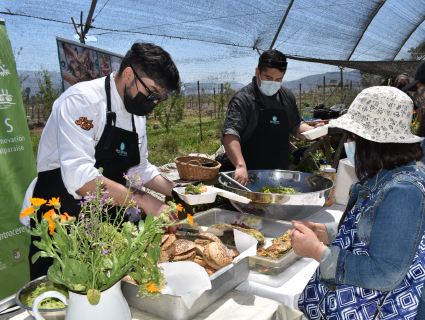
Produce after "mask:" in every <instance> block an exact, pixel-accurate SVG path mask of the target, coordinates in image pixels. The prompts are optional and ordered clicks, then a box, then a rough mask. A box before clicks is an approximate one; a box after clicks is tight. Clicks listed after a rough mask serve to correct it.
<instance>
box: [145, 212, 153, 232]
mask: <svg viewBox="0 0 425 320" xmlns="http://www.w3.org/2000/svg"><path fill="white" fill-rule="evenodd" d="M152 221H153V213H152V212H151V213H149V214H148V216H147V217H146V220H145V228H146V229H148V230H149V228H150V226H151V224H152Z"/></svg>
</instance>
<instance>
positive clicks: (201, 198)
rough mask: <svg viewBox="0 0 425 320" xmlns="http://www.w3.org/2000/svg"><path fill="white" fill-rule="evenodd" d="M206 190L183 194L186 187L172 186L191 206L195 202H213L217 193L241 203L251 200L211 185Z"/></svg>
mask: <svg viewBox="0 0 425 320" xmlns="http://www.w3.org/2000/svg"><path fill="white" fill-rule="evenodd" d="M206 187H207V191H206V192H204V193H201V194H183V192H184V190H185V188H186V187H177V188H174V191H175V192H177V194H178V195H179V197H180V199H182V200H183V201H184V202H186V203H187V204H189V205H191V206H193V205H195V204H203V203H213V202H214V201H215V198H216V196H217V195H219V196H222V197H224V198H227V199H230V200H235V201H238V202H242V203H249V202H250V201H251V200H250V199H248V198H246V197H243V196H240V195H238V194H236V193H233V192H230V191H226V190H223V189H219V188H216V187H213V186H206Z"/></svg>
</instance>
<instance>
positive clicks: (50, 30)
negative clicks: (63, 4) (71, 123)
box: [0, 0, 339, 84]
mask: <svg viewBox="0 0 425 320" xmlns="http://www.w3.org/2000/svg"><path fill="white" fill-rule="evenodd" d="M25 2H41V1H37V0H32V1H28V0H24V1H22V2H19V3H20V6H19V7H18V8H17V7H16V4H17V0H3V6H2V5H1V4H0V11H7V9H10V10H11V11H12V12H22V13H26V14H28V13H31V15H36V16H42V17H47V16H48V17H49V18H56V17H55V15H53V14H48V13H46V14H45V15H42V14H41V13H39V12H37V11H35V12H34V11H33V10H34V9H32V8H26V7H25V5H22V3H25ZM76 2H80V3H81V2H82V0H76ZM86 3H90V1H86ZM104 3H105V1H104V0H99V1H98V5H97V7H96V10H97V11H95V15H96V13H98V11H99V10H100V8H102V5H103V4H104ZM77 7H78V6H77V5H75V6H74V7H73V9H72V10H70V11H69V14H68V21H69V22H71V16H75V17H76V18H78V17H79V11H78V10H77ZM5 9H6V10H5ZM85 12H88V8H87V5H86V10H85ZM101 15H102V12H100V14H99V17H97V18H98V19H99V18H100V17H101ZM84 17H85V16H84ZM0 18H3V19H5V24H6V30H7V33H8V36H9V39H10V42H11V46H12V50H13V52H14V54H15V59H16V65H17V69H18V71H19V70H31V71H39V70H41V69H47V70H49V71H58V72H59V71H60V68H59V61H58V55H57V45H56V36H58V37H61V38H65V39H70V40H73V41H79V40H78V36H77V35H76V32H75V29H74V27H73V26H72V25H71V24H63V23H56V22H52V21H44V20H40V19H35V18H30V17H20V16H11V15H5V14H2V13H0ZM59 20H63V21H67V20H64V18H63V17H61V18H60V19H59ZM111 27H113V26H111ZM98 33H99V32H98V31H97V30H91V32H89V34H88V36H89V37H88V38H89V39H88V40H95V41H86V44H88V45H90V46H94V47H98V48H101V49H105V50H108V51H111V52H114V53H117V54H121V55H124V54H125V53H126V52H127V50H128V49H129V48H130V47H131V45H132V44H133V43H134V42H138V41H143V42H150V43H154V44H156V45H159V46H161V47H163V48H164V49H165V50H166V51H168V52H169V53H170V54H171V56H172V57H173V60H174V62H175V63H176V65H177V67H178V69H179V72H180V76H181V79H182V81H183V82H196V81H201V82H217V83H220V82H226V81H228V82H231V81H234V82H240V83H242V84H245V83H246V84H247V83H249V82H250V81H251V79H252V76H253V75H254V74H255V67H256V65H257V63H258V57H259V55H258V53H257V51H255V50H252V49H250V48H236V47H235V48H233V47H228V46H224V45H220V44H211V43H204V42H200V41H193V40H179V39H174V38H169V37H162V36H149V35H130V36H123V35H122V34H104V35H103V34H101V35H99V34H98ZM208 56H211V60H206V59H205V58H206V57H208ZM331 71H339V69H338V68H337V67H334V66H327V65H323V64H316V63H303V62H298V61H295V60H290V61H289V65H288V70H287V72H286V75H285V78H284V80H286V81H290V80H295V79H299V78H302V77H304V76H307V75H311V74H317V73H324V72H331Z"/></svg>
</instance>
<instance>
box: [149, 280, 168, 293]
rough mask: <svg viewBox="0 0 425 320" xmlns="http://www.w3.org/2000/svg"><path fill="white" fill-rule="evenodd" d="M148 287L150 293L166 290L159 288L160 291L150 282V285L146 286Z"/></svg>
mask: <svg viewBox="0 0 425 320" xmlns="http://www.w3.org/2000/svg"><path fill="white" fill-rule="evenodd" d="M146 287H148V291H149V292H158V291H160V290H162V289H164V287H161V288H159V289H157V288H155V283H153V282H149V283H148V284H147V285H146Z"/></svg>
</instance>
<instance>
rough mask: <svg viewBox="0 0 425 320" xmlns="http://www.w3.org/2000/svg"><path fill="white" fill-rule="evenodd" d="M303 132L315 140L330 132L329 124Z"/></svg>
mask: <svg viewBox="0 0 425 320" xmlns="http://www.w3.org/2000/svg"><path fill="white" fill-rule="evenodd" d="M301 134H302V135H303V136H305V137H306V138H307V139H309V140H314V139H317V138H320V137H322V136H325V135H327V134H328V125H324V126H321V127H317V128H314V129H312V130H309V131H304V132H301Z"/></svg>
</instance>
